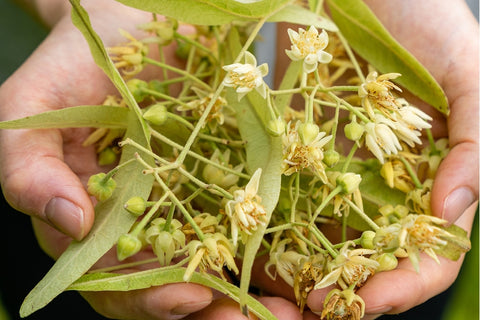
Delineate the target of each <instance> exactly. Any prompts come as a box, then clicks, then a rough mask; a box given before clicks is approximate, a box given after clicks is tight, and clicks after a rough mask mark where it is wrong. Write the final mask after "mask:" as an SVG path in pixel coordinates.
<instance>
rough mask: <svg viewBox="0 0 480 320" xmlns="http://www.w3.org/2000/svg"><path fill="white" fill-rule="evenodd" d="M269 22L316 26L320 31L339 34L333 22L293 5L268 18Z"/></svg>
mask: <svg viewBox="0 0 480 320" xmlns="http://www.w3.org/2000/svg"><path fill="white" fill-rule="evenodd" d="M267 21H269V22H290V23H296V24H301V25H304V26H314V27H316V28H319V29H325V30H327V31H333V32H337V31H338V28H337V26H336V25H335V23H333V22H332V21H330V20H328V19H326V18H324V17H320V16H319V15H317V14H315V13H314V12H312V11H310V10H307V9H305V8H304V7H302V6H299V5H295V4H291V5H288V6H285V7H284V8H282V9H281V10H279V11H278V12H276V13H275V14H273V15H272V16H271V17H269V18H268V20H267Z"/></svg>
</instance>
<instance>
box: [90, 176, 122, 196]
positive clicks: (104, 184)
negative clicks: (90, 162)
mask: <svg viewBox="0 0 480 320" xmlns="http://www.w3.org/2000/svg"><path fill="white" fill-rule="evenodd" d="M106 176H107V175H106V174H105V173H103V172H101V173H97V174H94V175H93V176H91V177H90V178H89V179H88V182H87V191H88V193H89V194H90V195H92V196H94V197H95V198H96V199H97V200H98V201H104V200H107V199H108V198H110V197H111V196H112V193H113V191H114V190H115V187H116V186H117V183H116V182H115V180H113V178H112V177H110V178H108V179H105V178H106Z"/></svg>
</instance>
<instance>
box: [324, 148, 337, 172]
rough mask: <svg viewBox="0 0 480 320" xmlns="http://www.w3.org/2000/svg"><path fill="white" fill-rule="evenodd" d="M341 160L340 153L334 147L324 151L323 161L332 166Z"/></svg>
mask: <svg viewBox="0 0 480 320" xmlns="http://www.w3.org/2000/svg"><path fill="white" fill-rule="evenodd" d="M339 160H340V154H339V153H338V152H337V151H335V150H333V149H329V150H327V151H325V152H324V153H323V162H324V163H325V164H326V165H327V166H328V167H330V168H332V167H333V166H335V165H336V164H337V163H338V161H339Z"/></svg>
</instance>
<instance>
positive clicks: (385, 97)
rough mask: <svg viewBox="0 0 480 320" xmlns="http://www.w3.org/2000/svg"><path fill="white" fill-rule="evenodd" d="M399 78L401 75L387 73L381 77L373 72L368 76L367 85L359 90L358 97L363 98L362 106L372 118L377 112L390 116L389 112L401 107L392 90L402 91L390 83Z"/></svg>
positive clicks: (363, 85)
mask: <svg viewBox="0 0 480 320" xmlns="http://www.w3.org/2000/svg"><path fill="white" fill-rule="evenodd" d="M399 76H400V74H399V73H386V74H382V75H380V76H379V75H378V73H377V72H376V71H372V72H370V73H369V74H368V75H367V77H366V79H365V83H363V84H362V85H361V86H360V87H359V88H358V96H359V97H360V98H362V105H363V107H364V108H365V110H366V111H367V113H368V115H369V116H370V118H372V119H373V118H374V117H375V116H374V114H375V110H379V111H381V112H382V113H384V114H385V115H388V113H389V111H392V110H395V109H397V108H398V107H399V103H398V102H397V101H396V100H395V97H394V96H393V94H392V93H391V90H392V89H395V90H398V91H401V89H400V88H399V87H397V86H396V85H395V84H394V83H393V82H391V81H390V80H393V79H396V78H398V77H399Z"/></svg>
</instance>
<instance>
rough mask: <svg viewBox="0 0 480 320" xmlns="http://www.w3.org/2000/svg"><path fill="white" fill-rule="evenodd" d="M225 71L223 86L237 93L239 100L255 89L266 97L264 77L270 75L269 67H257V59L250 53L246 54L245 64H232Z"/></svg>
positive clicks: (265, 65)
mask: <svg viewBox="0 0 480 320" xmlns="http://www.w3.org/2000/svg"><path fill="white" fill-rule="evenodd" d="M223 69H224V70H225V71H227V75H226V76H225V79H224V80H223V84H224V85H225V86H227V87H232V88H234V89H235V90H236V91H237V93H238V100H240V99H242V98H243V96H245V95H246V94H247V93H248V92H250V91H252V90H253V89H255V90H257V92H258V93H259V94H260V95H261V96H262V97H263V98H265V97H266V94H267V87H266V84H265V82H264V81H263V77H264V76H266V75H267V73H268V65H267V64H266V63H264V64H262V65H260V66H258V67H257V59H256V58H255V56H254V55H253V54H251V53H250V52H248V51H247V52H245V63H234V64H230V65H227V66H224V67H223Z"/></svg>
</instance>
